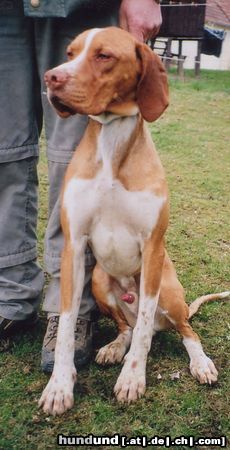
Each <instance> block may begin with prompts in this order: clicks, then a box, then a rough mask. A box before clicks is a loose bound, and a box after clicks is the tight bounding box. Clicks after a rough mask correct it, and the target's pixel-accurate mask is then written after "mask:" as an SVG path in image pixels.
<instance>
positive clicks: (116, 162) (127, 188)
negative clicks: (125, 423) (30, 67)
mask: <svg viewBox="0 0 230 450" xmlns="http://www.w3.org/2000/svg"><path fill="white" fill-rule="evenodd" d="M67 54H68V59H69V61H68V62H66V63H65V64H62V65H60V66H58V67H56V68H54V69H52V70H50V71H48V72H47V73H46V75H45V81H46V85H47V87H48V96H49V100H50V101H51V103H52V104H53V106H54V107H55V108H56V110H57V112H58V114H59V115H60V116H61V117H63V118H65V117H68V116H69V115H71V114H75V113H80V114H87V115H89V116H90V120H89V124H88V127H87V130H86V132H85V135H84V137H83V139H82V141H81V142H80V145H79V146H78V148H77V151H76V152H75V154H74V156H73V159H72V161H71V163H70V165H69V167H68V169H67V173H66V177H65V182H64V188H63V193H62V210H61V222H62V227H63V232H64V236H65V246H64V250H63V255H62V264H61V297H62V303H61V315H60V321H59V328H58V337H57V345H56V350H55V365H54V370H53V374H52V376H51V379H50V381H49V383H48V385H47V387H46V388H45V390H44V392H43V394H42V397H41V399H40V402H39V403H40V406H43V410H44V411H45V412H46V413H51V414H61V413H63V412H64V411H65V410H67V409H69V408H71V407H72V405H73V387H74V383H75V380H76V369H75V367H74V362H73V361H74V327H75V323H76V320H77V316H78V311H79V306H80V301H81V295H82V290H83V283H84V270H85V269H84V253H85V248H86V245H87V243H89V244H90V246H91V248H92V250H93V253H94V255H95V257H96V259H97V265H96V267H95V270H94V273H93V292H94V295H95V297H96V299H97V302H98V305H99V307H100V309H101V310H102V311H103V312H104V313H106V314H108V315H110V316H112V317H113V318H114V319H115V321H116V322H117V325H118V329H119V334H118V336H117V338H116V339H115V340H114V341H113V342H111V343H110V344H108V345H106V346H105V347H103V348H101V349H100V351H99V352H98V354H97V358H96V360H97V362H98V363H101V364H106V363H109V364H110V363H116V362H121V361H122V360H123V358H124V356H125V354H126V352H127V350H128V349H129V351H128V353H127V354H126V356H125V358H124V365H123V368H122V370H121V373H120V375H119V378H118V380H117V383H116V385H115V388H114V391H115V394H116V397H117V399H118V400H119V401H121V402H128V403H129V402H132V401H135V400H136V399H138V398H139V397H140V396H142V395H143V394H144V392H145V386H146V382H145V370H146V359H147V355H148V351H149V349H150V346H151V340H152V336H153V334H155V332H156V331H158V330H164V329H167V328H175V329H176V330H178V331H179V333H180V334H181V336H182V338H183V343H184V345H185V347H186V350H187V352H188V354H189V357H190V370H191V373H192V375H193V376H194V377H195V378H197V379H198V380H199V381H200V383H209V384H211V383H213V382H215V381H216V380H217V370H216V368H215V366H214V364H213V362H212V361H211V360H210V359H209V358H208V357H207V356H206V355H205V353H204V351H203V349H202V346H201V343H200V340H199V338H198V336H197V334H196V333H194V331H193V330H192V328H191V326H190V325H189V323H188V319H189V317H191V315H192V314H193V313H194V312H195V311H196V310H197V309H198V306H199V305H200V304H201V303H203V302H204V301H208V300H211V299H216V298H223V297H224V296H226V294H219V295H213V296H206V297H201V298H200V299H198V300H196V301H195V303H193V304H192V306H190V308H189V307H188V306H187V305H186V303H185V300H184V292H183V288H182V286H181V284H180V282H179V281H178V279H177V275H176V272H175V269H174V266H173V263H172V262H171V260H170V258H169V256H168V253H167V251H166V249H165V245H164V234H165V231H166V229H167V226H168V216H169V205H168V191H167V184H166V181H165V174H164V170H163V167H162V165H161V162H160V159H159V157H158V155H157V153H156V150H155V148H154V145H153V143H152V140H151V137H150V134H149V132H148V129H147V127H146V126H145V123H144V119H145V120H147V121H149V122H151V121H154V120H156V119H157V118H158V117H159V116H160V115H161V114H162V113H163V111H164V110H165V108H166V107H167V105H168V87H167V77H166V73H165V70H164V67H163V65H162V63H161V61H160V58H159V57H158V56H157V55H155V54H154V53H153V52H152V51H151V50H150V49H149V48H148V47H147V45H145V44H141V43H139V42H138V41H136V40H135V39H134V38H133V37H132V36H131V35H130V34H129V33H127V32H126V31H123V30H120V29H118V28H114V27H111V28H105V29H92V30H89V31H86V32H84V33H82V34H81V35H79V36H78V37H77V38H76V39H75V40H74V41H73V42H72V43H71V44H70V46H69V47H68V50H67Z"/></svg>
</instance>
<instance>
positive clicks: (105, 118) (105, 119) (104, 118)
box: [89, 107, 139, 125]
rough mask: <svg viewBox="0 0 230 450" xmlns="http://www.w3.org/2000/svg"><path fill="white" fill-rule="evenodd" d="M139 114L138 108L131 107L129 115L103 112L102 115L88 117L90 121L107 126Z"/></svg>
mask: <svg viewBox="0 0 230 450" xmlns="http://www.w3.org/2000/svg"><path fill="white" fill-rule="evenodd" d="M138 114H139V108H138V107H133V108H132V110H131V111H130V113H129V114H124V115H123V114H114V113H112V112H104V113H102V114H99V115H97V116H94V115H89V117H90V119H92V120H95V121H96V122H99V123H100V124H101V125H109V124H110V123H112V122H113V121H114V120H119V119H124V118H128V117H134V116H137V115H138Z"/></svg>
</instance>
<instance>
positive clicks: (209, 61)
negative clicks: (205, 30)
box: [172, 30, 230, 70]
mask: <svg viewBox="0 0 230 450" xmlns="http://www.w3.org/2000/svg"><path fill="white" fill-rule="evenodd" d="M177 49H178V41H173V42H172V52H174V51H175V52H176V51H177ZM182 54H183V55H184V56H186V59H185V63H184V68H185V69H193V68H194V65H195V57H196V54H197V41H183V47H182ZM201 69H212V70H230V30H228V31H226V35H225V39H224V42H223V44H222V51H221V55H220V57H219V58H216V57H215V56H209V55H203V53H202V54H201Z"/></svg>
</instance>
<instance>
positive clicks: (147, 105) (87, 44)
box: [45, 27, 168, 121]
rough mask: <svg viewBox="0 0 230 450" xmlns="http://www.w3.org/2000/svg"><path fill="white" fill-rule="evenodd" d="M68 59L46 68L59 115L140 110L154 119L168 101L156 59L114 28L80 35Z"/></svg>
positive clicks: (50, 97) (150, 118) (94, 30)
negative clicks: (53, 66)
mask: <svg viewBox="0 0 230 450" xmlns="http://www.w3.org/2000/svg"><path fill="white" fill-rule="evenodd" d="M67 56H68V62H66V63H64V64H62V65H60V66H58V67H56V68H54V69H52V70H50V71H48V72H46V74H45V82H46V85H47V87H48V96H49V99H50V101H51V102H52V103H53V105H54V107H55V108H56V110H57V112H58V113H59V114H60V116H61V117H68V116H69V115H70V114H75V113H80V114H90V115H99V114H102V113H104V112H112V113H116V114H120V115H132V112H133V111H135V108H136V110H138V108H139V109H140V111H141V113H142V115H143V117H144V118H145V119H146V120H149V121H152V120H155V119H156V118H157V117H159V115H160V114H161V113H162V112H163V111H164V109H165V108H166V106H167V105H168V91H167V77H166V74H165V71H164V67H163V65H162V63H161V61H160V58H159V57H158V56H157V55H155V54H154V53H153V52H152V51H151V50H150V49H149V48H148V47H147V45H145V44H141V43H139V42H138V41H137V40H136V39H135V38H134V37H133V36H132V35H131V34H129V33H128V32H126V31H124V30H121V29H119V28H116V27H109V28H104V29H92V30H89V31H86V32H84V33H82V34H80V35H79V36H78V37H77V38H76V39H75V40H74V41H73V42H72V43H71V44H70V45H69V47H68V49H67Z"/></svg>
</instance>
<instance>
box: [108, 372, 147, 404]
mask: <svg viewBox="0 0 230 450" xmlns="http://www.w3.org/2000/svg"><path fill="white" fill-rule="evenodd" d="M145 388H146V382H145V374H144V372H143V371H141V370H135V369H133V368H132V367H128V365H126V364H125V365H124V367H123V369H122V371H121V373H120V375H119V377H118V380H117V382H116V385H115V387H114V393H115V395H116V398H117V400H118V401H119V402H121V403H132V402H135V401H136V400H138V399H139V398H140V397H142V396H143V395H144V393H145Z"/></svg>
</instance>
